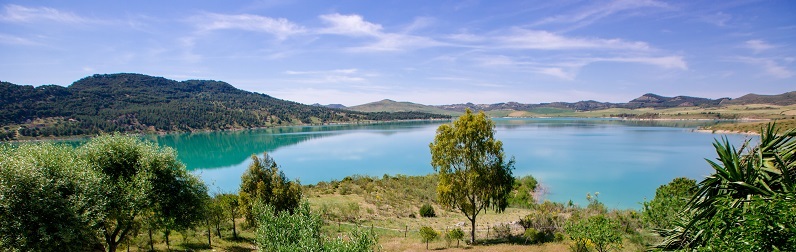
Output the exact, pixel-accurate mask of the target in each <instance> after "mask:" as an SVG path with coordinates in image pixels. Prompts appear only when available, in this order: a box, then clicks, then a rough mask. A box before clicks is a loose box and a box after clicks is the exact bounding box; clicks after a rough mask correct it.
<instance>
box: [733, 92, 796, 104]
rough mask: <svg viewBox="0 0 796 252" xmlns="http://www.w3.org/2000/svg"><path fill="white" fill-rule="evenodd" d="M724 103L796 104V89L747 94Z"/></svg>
mask: <svg viewBox="0 0 796 252" xmlns="http://www.w3.org/2000/svg"><path fill="white" fill-rule="evenodd" d="M724 104H728V105H729V104H736V105H746V104H772V105H780V106H787V105H793V104H796V91H793V92H787V93H784V94H778V95H759V94H747V95H744V96H741V97H738V98H736V99H732V100H729V101H726V102H723V103H722V105H724Z"/></svg>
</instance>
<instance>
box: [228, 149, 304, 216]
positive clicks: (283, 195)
mask: <svg viewBox="0 0 796 252" xmlns="http://www.w3.org/2000/svg"><path fill="white" fill-rule="evenodd" d="M238 195H239V204H240V207H241V209H240V210H241V214H242V215H243V216H244V217H246V223H247V224H248V225H249V226H250V227H253V226H254V225H255V221H254V220H255V218H254V216H253V212H252V207H253V206H254V202H256V201H261V202H262V203H263V204H267V205H271V206H272V207H273V208H274V210H276V211H277V212H280V211H286V210H287V211H290V212H292V211H293V209H295V208H296V207H298V206H299V201H300V200H301V185H300V184H299V182H298V181H290V180H288V179H287V177H285V173H283V172H282V171H280V170H279V166H278V165H277V164H276V162H274V159H273V158H271V157H270V156H268V154H267V153H265V154H263V158H262V159H260V158H259V157H257V156H256V155H253V156H252V164H251V165H249V169H247V170H246V172H245V173H243V176H241V183H240V192H239V193H238Z"/></svg>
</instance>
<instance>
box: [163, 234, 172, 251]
mask: <svg viewBox="0 0 796 252" xmlns="http://www.w3.org/2000/svg"><path fill="white" fill-rule="evenodd" d="M169 233H171V230H168V229H166V231H163V238H166V251H171V244H170V243H169Z"/></svg>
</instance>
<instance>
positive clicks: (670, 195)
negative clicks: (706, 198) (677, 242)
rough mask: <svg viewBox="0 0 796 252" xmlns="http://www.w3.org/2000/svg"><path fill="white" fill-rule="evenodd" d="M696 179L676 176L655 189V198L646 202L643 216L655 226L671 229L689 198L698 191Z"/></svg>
mask: <svg viewBox="0 0 796 252" xmlns="http://www.w3.org/2000/svg"><path fill="white" fill-rule="evenodd" d="M696 189H697V186H696V180H693V179H689V178H684V177H680V178H675V179H674V180H672V181H671V182H669V183H668V184H666V185H662V186H660V187H658V189H657V190H655V198H653V199H652V200H651V201H649V202H644V211H643V215H642V216H643V218H644V221H645V222H647V223H649V224H650V225H651V226H652V227H653V228H658V229H670V228H673V227H674V223H675V222H676V221H679V219H680V217H681V215H682V213H683V209H684V207H685V205H686V204H687V203H688V200H689V199H691V197H692V196H694V194H695V193H696Z"/></svg>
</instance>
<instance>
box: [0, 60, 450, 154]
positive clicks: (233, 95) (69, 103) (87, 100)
mask: <svg viewBox="0 0 796 252" xmlns="http://www.w3.org/2000/svg"><path fill="white" fill-rule="evenodd" d="M0 106H2V107H3V109H2V110H0V127H2V129H0V140H9V139H25V138H29V137H40V136H55V137H57V136H73V135H94V134H98V133H101V132H175V131H197V130H227V129H244V128H255V127H269V126H279V125H306V124H324V123H346V122H362V121H385V120H405V119H431V118H449V116H444V115H433V114H429V113H423V112H397V113H385V112H375V113H365V112H357V111H348V110H341V109H332V108H326V107H318V106H308V105H304V104H300V103H296V102H291V101H285V100H280V99H277V98H273V97H271V96H268V95H265V94H259V93H253V92H248V91H244V90H240V89H237V88H235V87H233V86H232V85H230V84H228V83H226V82H222V81H213V80H189V81H175V80H170V79H166V78H162V77H153V76H147V75H142V74H128V73H122V74H105V75H99V74H98V75H93V76H89V77H86V78H83V79H81V80H78V81H76V82H74V83H73V84H72V85H70V86H69V87H61V86H55V85H46V86H39V87H35V88H34V87H32V86H22V85H15V84H12V83H7V82H2V83H0Z"/></svg>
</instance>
